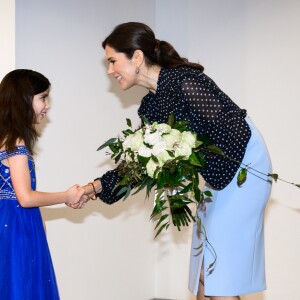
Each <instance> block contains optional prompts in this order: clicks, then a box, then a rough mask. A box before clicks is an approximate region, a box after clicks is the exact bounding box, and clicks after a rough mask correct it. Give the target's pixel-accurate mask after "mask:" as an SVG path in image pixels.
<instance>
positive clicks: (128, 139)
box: [123, 135, 132, 150]
mask: <svg viewBox="0 0 300 300" xmlns="http://www.w3.org/2000/svg"><path fill="white" fill-rule="evenodd" d="M131 140H132V135H128V136H126V138H125V140H124V142H123V149H124V150H127V149H129V148H131Z"/></svg>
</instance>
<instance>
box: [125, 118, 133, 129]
mask: <svg viewBox="0 0 300 300" xmlns="http://www.w3.org/2000/svg"><path fill="white" fill-rule="evenodd" d="M126 123H127V126H128V127H132V124H131V120H130V119H126Z"/></svg>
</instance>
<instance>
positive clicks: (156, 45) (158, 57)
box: [102, 22, 204, 72]
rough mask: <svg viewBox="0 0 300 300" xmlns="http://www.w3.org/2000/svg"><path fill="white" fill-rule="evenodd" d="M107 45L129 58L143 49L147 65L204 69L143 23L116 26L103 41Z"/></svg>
mask: <svg viewBox="0 0 300 300" xmlns="http://www.w3.org/2000/svg"><path fill="white" fill-rule="evenodd" d="M106 46H110V47H112V48H113V49H114V50H115V51H117V52H121V53H124V54H125V55H126V56H127V58H129V59H131V58H132V56H133V53H134V51H135V50H141V51H143V53H144V55H145V61H146V64H147V65H159V66H161V67H163V68H175V67H179V66H189V67H191V68H194V69H198V70H200V71H201V72H203V71H204V67H203V66H201V65H200V64H197V63H191V62H189V61H188V60H187V59H186V58H183V57H181V56H180V55H179V54H178V53H177V51H176V50H175V49H174V47H173V46H172V45H171V44H169V43H168V42H166V41H160V40H158V39H156V38H155V34H154V32H153V31H152V29H151V28H150V27H149V26H147V25H146V24H143V23H138V22H128V23H123V24H120V25H118V26H116V27H115V28H114V30H113V31H112V32H111V34H110V35H109V36H107V37H106V39H105V40H104V41H103V42H102V47H103V48H105V47H106Z"/></svg>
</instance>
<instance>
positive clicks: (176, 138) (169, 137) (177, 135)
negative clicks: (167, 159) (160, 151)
mask: <svg viewBox="0 0 300 300" xmlns="http://www.w3.org/2000/svg"><path fill="white" fill-rule="evenodd" d="M161 138H162V140H163V141H164V142H165V143H166V147H167V150H170V151H171V150H174V146H175V145H176V144H179V142H180V140H181V132H180V131H179V130H177V129H172V130H171V131H170V133H168V134H164V135H163V136H162V137H161Z"/></svg>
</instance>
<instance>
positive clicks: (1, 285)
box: [0, 146, 59, 300]
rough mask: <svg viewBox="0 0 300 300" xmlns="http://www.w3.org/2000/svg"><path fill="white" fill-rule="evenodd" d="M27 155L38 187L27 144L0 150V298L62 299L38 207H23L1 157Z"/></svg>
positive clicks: (32, 181) (31, 174) (33, 187)
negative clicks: (9, 150)
mask: <svg viewBox="0 0 300 300" xmlns="http://www.w3.org/2000/svg"><path fill="white" fill-rule="evenodd" d="M14 155H27V156H28V167H29V170H30V177H31V187H32V189H33V190H35V189H36V179H35V169H34V161H33V158H32V156H31V155H30V154H29V152H28V149H27V148H26V147H25V146H18V147H17V148H16V149H15V150H14V151H12V152H7V151H0V299H1V300H56V299H59V294H58V288H57V284H56V279H55V273H54V269H53V265H52V260H51V255H50V252H49V248H48V243H47V240H46V235H45V230H44V226H43V221H42V217H41V213H40V210H39V208H38V207H34V208H23V207H21V205H20V204H19V202H18V200H17V198H16V195H15V192H14V190H13V187H12V181H11V178H10V170H9V167H7V166H5V165H3V164H2V160H4V159H6V158H9V157H12V156H14Z"/></svg>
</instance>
